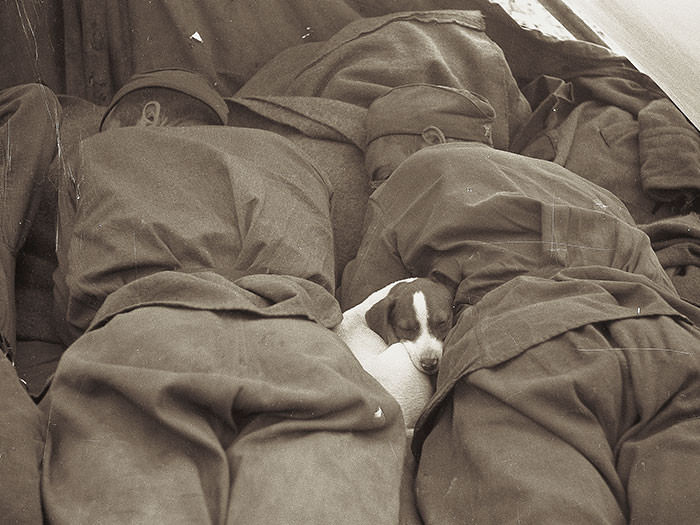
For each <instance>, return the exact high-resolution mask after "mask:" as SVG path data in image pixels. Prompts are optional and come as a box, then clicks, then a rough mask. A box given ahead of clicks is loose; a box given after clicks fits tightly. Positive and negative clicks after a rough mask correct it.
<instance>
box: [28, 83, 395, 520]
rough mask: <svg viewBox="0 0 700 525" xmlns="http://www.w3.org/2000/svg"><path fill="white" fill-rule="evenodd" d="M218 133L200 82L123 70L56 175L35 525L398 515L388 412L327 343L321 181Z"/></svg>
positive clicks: (333, 306)
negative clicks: (57, 343) (60, 326)
mask: <svg viewBox="0 0 700 525" xmlns="http://www.w3.org/2000/svg"><path fill="white" fill-rule="evenodd" d="M226 121H227V106H226V104H225V102H224V101H223V100H222V99H221V97H220V96H219V95H218V94H217V93H216V91H214V89H213V88H212V87H211V86H210V85H209V84H208V82H207V81H205V80H204V79H203V78H202V77H200V76H198V75H194V74H192V73H189V72H186V71H181V70H162V71H155V72H149V73H145V74H140V75H136V76H135V77H133V78H132V80H130V81H129V82H128V83H127V84H126V85H125V86H124V87H123V88H122V89H121V90H120V91H119V92H117V93H116V94H115V96H114V99H113V101H112V103H111V105H110V107H109V108H108V110H107V112H106V115H105V118H104V120H103V122H102V125H101V129H102V132H101V133H99V134H97V135H95V136H93V137H90V138H88V139H85V140H84V141H83V142H82V143H81V145H80V162H79V163H78V165H77V167H76V168H75V169H74V170H73V171H72V172H71V173H68V174H67V175H66V177H65V179H64V181H63V186H62V187H61V188H60V197H59V238H58V259H59V267H58V270H57V272H56V275H55V295H56V303H57V305H58V308H57V309H58V311H59V312H61V315H62V318H63V319H64V321H65V325H64V328H65V330H64V332H63V333H64V336H65V338H66V342H67V343H72V344H71V346H70V347H69V348H68V349H67V350H66V352H65V354H64V355H63V357H62V359H61V362H60V363H59V366H58V370H57V372H56V375H55V378H54V380H53V384H52V386H51V389H50V391H49V400H50V402H51V407H50V412H49V423H48V436H47V443H46V449H45V455H44V470H43V479H42V495H43V498H44V505H45V509H46V513H47V518H48V520H49V521H50V522H51V523H67V524H76V523H98V522H99V523H167V524H175V523H183V524H191V523H246V524H255V523H261V524H263V523H264V524H268V523H300V524H301V523H303V524H309V523H318V524H327V523H350V524H363V525H364V524H366V523H377V524H378V523H387V524H390V523H391V524H394V523H396V521H397V517H398V493H399V490H398V485H399V477H400V476H399V472H400V469H401V465H402V451H403V450H405V437H404V428H403V421H402V419H401V415H400V411H399V408H398V405H397V404H396V402H395V401H394V400H393V398H391V397H390V396H389V395H388V394H387V393H386V392H385V391H384V390H383V389H382V388H381V387H380V386H379V385H378V383H376V382H375V381H374V380H373V379H372V378H371V377H370V376H369V375H368V374H366V373H365V372H364V371H363V370H362V368H361V366H360V365H359V363H358V362H357V361H356V360H355V359H354V358H353V357H352V354H351V353H350V352H349V350H348V349H347V347H346V346H345V345H344V344H343V343H342V342H341V341H340V339H339V338H338V337H336V336H335V334H333V332H332V331H331V330H329V327H332V326H334V325H336V324H337V323H338V322H339V321H340V318H341V312H340V309H339V306H338V303H337V301H336V300H335V298H334V297H333V295H332V291H333V283H334V275H333V272H334V270H333V268H334V266H333V244H332V230H331V223H330V219H329V202H330V195H331V193H330V188H329V185H328V182H327V181H326V179H325V178H324V176H322V174H321V173H319V172H318V171H317V170H316V169H315V168H314V166H312V165H311V164H310V163H309V162H308V161H307V159H306V158H305V157H304V156H303V155H302V154H301V153H300V152H299V151H297V150H296V149H295V148H294V146H293V145H292V144H291V142H289V141H288V140H286V139H284V138H282V137H281V136H278V135H275V134H273V133H270V132H267V131H261V130H256V129H244V128H233V127H228V126H224V125H222V124H225V123H226Z"/></svg>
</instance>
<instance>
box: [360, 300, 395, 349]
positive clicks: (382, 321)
mask: <svg viewBox="0 0 700 525" xmlns="http://www.w3.org/2000/svg"><path fill="white" fill-rule="evenodd" d="M394 302H395V299H394V297H392V296H391V295H387V296H386V297H385V298H384V299H381V300H380V301H377V302H376V303H374V305H372V307H371V308H370V309H369V310H367V312H366V313H365V321H367V326H369V327H370V329H371V330H373V331H374V332H376V333H378V334H379V335H380V336H381V338H382V339H384V342H385V343H386V344H388V345H393V344H394V343H397V342H398V341H399V339H398V337H396V333H395V332H394V328H393V326H392V324H391V312H392V310H393V308H394Z"/></svg>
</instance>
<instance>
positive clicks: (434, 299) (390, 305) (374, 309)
mask: <svg viewBox="0 0 700 525" xmlns="http://www.w3.org/2000/svg"><path fill="white" fill-rule="evenodd" d="M381 291H382V292H385V293H384V297H381V298H378V297H377V296H375V298H377V299H378V300H377V301H376V302H374V304H372V305H371V306H370V307H369V308H368V309H367V311H366V313H365V320H366V321H367V326H369V327H370V328H371V329H372V330H373V331H375V332H376V333H377V334H379V335H380V336H381V338H382V339H383V340H384V342H385V343H386V344H387V345H392V344H394V343H397V342H401V343H403V345H404V347H405V348H406V351H407V352H408V355H409V357H410V358H411V362H412V363H413V365H414V366H415V367H416V368H417V369H418V370H420V371H421V372H423V373H425V374H435V373H436V372H437V371H438V367H439V365H440V359H441V358H442V346H443V341H444V340H445V337H446V336H447V332H448V331H449V330H450V328H451V327H452V300H453V296H452V292H451V290H449V289H448V288H447V287H446V286H444V285H442V284H440V283H438V282H436V281H433V280H431V279H427V278H424V277H419V278H412V279H404V280H402V281H398V282H396V283H393V285H389V287H385V288H383V289H382V290H381ZM373 295H374V294H373Z"/></svg>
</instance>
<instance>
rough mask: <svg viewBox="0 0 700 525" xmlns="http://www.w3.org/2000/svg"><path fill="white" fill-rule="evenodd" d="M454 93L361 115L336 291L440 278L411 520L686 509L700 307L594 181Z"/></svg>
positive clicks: (637, 517) (576, 518) (694, 481)
mask: <svg viewBox="0 0 700 525" xmlns="http://www.w3.org/2000/svg"><path fill="white" fill-rule="evenodd" d="M493 117H494V112H493V109H492V107H491V106H490V104H489V103H488V101H486V100H484V99H483V98H481V97H479V96H478V95H475V94H473V93H470V92H466V91H460V90H453V89H450V88H444V87H440V86H430V85H424V84H417V85H415V84H414V85H407V86H401V87H397V88H394V89H393V90H391V91H389V92H388V93H387V94H386V95H384V96H382V97H380V98H378V99H376V101H375V102H374V103H373V104H372V105H371V106H370V108H369V112H368V115H367V133H368V147H367V151H366V161H367V162H366V164H367V168H368V171H369V173H370V174H371V175H372V177H373V180H374V181H375V182H376V184H377V185H378V186H379V187H378V189H377V190H376V191H375V192H374V193H373V194H372V196H371V200H370V204H369V207H368V211H367V215H366V220H365V224H364V232H363V240H362V243H361V246H360V248H359V251H358V254H357V257H356V258H355V259H354V260H353V261H351V262H350V263H349V264H348V266H347V267H346V270H345V272H344V275H343V280H342V300H341V304H342V306H343V308H348V307H351V306H352V305H353V304H356V303H357V302H359V301H360V300H361V298H362V297H364V295H366V293H367V292H368V291H370V290H374V289H378V288H380V287H381V286H383V285H385V284H387V283H390V282H393V281H395V280H397V279H401V278H405V277H408V276H409V275H417V276H431V277H433V278H435V279H438V280H440V281H442V282H444V283H446V284H448V285H449V286H451V287H452V288H453V289H454V290H455V291H456V298H455V303H456V304H455V306H456V315H455V324H454V327H453V329H452V330H451V332H450V334H449V335H448V337H447V340H446V341H445V348H444V356H443V361H442V362H441V366H440V370H439V373H438V380H437V391H436V394H435V396H434V397H433V399H432V400H431V402H430V403H429V405H428V407H427V408H426V409H425V411H424V412H423V414H422V416H421V417H420V419H419V421H418V424H417V426H416V433H415V437H414V441H413V450H414V453H415V454H416V455H417V456H418V457H419V466H418V471H417V476H416V485H415V496H416V499H417V506H418V510H419V512H420V514H421V516H422V519H423V521H424V522H425V523H426V524H431V525H432V524H439V525H445V524H449V523H455V524H460V525H462V524H464V523H479V524H480V525H483V524H487V523H493V524H502V523H516V522H517V523H532V524H540V523H567V524H574V523H581V524H590V523H616V524H622V523H628V522H632V523H640V524H641V523H646V524H659V523H674V524H679V523H686V524H690V523H696V522H697V517H698V516H700V492H698V490H697V487H698V486H699V485H700V377H699V374H698V371H699V370H700V330H699V329H698V327H697V324H698V323H699V322H700V310H698V309H697V308H696V307H694V306H692V305H690V304H689V303H687V302H684V301H683V300H681V299H680V298H679V296H678V294H677V293H676V291H675V290H674V288H673V286H672V284H671V282H670V280H669V277H668V276H667V275H666V273H664V270H663V269H662V267H661V265H660V264H659V262H658V259H657V258H656V256H655V254H654V252H653V251H652V249H651V247H650V243H649V239H648V237H647V236H646V235H645V234H644V233H643V232H642V231H640V230H639V229H638V228H636V227H635V225H634V223H633V221H632V219H631V217H630V215H629V213H628V211H627V210H626V209H625V207H624V206H623V205H622V203H621V202H620V201H619V200H618V199H617V198H616V197H615V196H614V195H612V194H611V193H609V192H608V191H606V190H604V189H602V188H600V187H598V186H596V185H594V184H592V183H590V182H588V181H586V180H584V179H582V178H581V177H579V176H577V175H575V174H574V173H572V172H570V171H568V170H566V169H564V168H562V167H561V166H558V165H555V164H553V163H549V162H545V161H541V160H536V159H531V158H527V157H524V156H519V155H516V154H512V153H508V152H505V151H501V150H497V149H494V148H493V147H491V140H490V128H491V123H492V120H493Z"/></svg>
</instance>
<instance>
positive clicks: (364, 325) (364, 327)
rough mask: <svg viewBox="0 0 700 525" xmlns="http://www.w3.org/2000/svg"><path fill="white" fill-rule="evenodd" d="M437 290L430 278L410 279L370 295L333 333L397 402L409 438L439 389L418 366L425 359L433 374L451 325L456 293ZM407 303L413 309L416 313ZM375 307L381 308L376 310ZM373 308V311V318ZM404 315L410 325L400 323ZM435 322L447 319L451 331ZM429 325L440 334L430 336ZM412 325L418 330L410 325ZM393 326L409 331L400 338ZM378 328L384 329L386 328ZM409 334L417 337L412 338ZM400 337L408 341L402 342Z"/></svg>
mask: <svg viewBox="0 0 700 525" xmlns="http://www.w3.org/2000/svg"><path fill="white" fill-rule="evenodd" d="M426 281H427V282H426ZM406 285H408V286H406ZM397 287H398V288H397ZM438 287H441V285H439V284H436V283H434V282H432V281H429V280H428V279H416V278H411V279H404V280H402V281H397V282H395V283H391V284H389V285H387V286H385V287H384V288H382V289H380V290H377V291H376V292H374V293H372V294H370V295H369V297H367V298H366V299H365V300H364V301H363V302H361V303H360V304H358V305H357V306H354V307H353V308H350V309H349V310H346V311H345V312H344V313H343V320H342V322H341V323H340V324H339V325H338V326H336V327H335V328H334V331H335V333H336V334H337V335H338V336H339V337H340V338H341V339H342V340H343V341H344V342H345V344H346V345H347V346H348V347H349V348H350V350H351V351H352V353H353V355H354V356H355V358H356V359H357V360H358V361H359V362H360V364H361V365H362V367H363V368H364V369H365V370H366V371H367V372H368V373H369V374H370V375H371V376H372V377H374V378H375V379H376V380H377V381H378V382H379V383H380V384H381V385H382V386H383V387H384V388H385V389H386V390H387V392H389V393H390V394H391V395H392V396H393V397H394V398H395V399H396V400H397V401H398V403H399V406H400V407H401V411H402V413H403V417H404V421H405V423H406V427H407V429H408V430H409V434H410V432H411V431H412V429H413V426H414V425H415V422H416V420H417V419H418V417H419V416H420V414H421V412H422V411H423V408H424V407H425V405H426V404H427V402H428V400H429V399H430V397H431V396H432V394H433V392H434V390H435V389H434V382H433V377H432V376H430V375H428V373H427V372H426V370H425V368H424V367H423V366H421V365H420V363H421V357H423V358H424V362H425V363H426V365H428V368H429V369H430V372H431V373H433V374H434V373H435V371H436V370H437V366H438V365H439V361H440V357H441V355H442V346H441V342H442V339H443V338H444V335H445V334H446V333H447V330H448V329H449V327H450V325H451V318H452V312H451V310H452V308H451V305H452V294H451V293H450V292H449V291H448V290H447V288H444V287H442V288H444V289H441V288H438ZM417 292H418V295H417V297H416V293H417ZM414 297H415V300H413V299H414ZM387 298H388V299H387ZM409 299H410V300H409ZM404 303H408V304H414V307H413V313H411V312H410V310H411V308H409V307H408V306H407V305H406V304H404ZM377 304H379V306H376V305H377ZM397 306H398V308H397ZM375 307H376V308H375ZM431 307H432V309H431ZM373 308H375V310H374V311H373V313H372V314H369V312H370V310H372V309H373ZM406 308H408V309H409V313H408V314H407V313H406V312H403V311H402V309H406ZM425 312H427V315H425ZM431 312H432V315H431ZM402 315H404V316H405V317H406V318H407V319H408V321H406V319H405V318H402V317H401V316H402ZM385 316H386V319H384V317H385ZM368 317H369V318H370V319H372V318H374V319H373V320H372V323H377V329H378V330H382V331H385V332H386V333H387V334H389V333H392V334H393V335H392V336H391V337H392V340H395V341H394V342H393V343H392V344H389V343H388V341H386V340H385V339H383V338H382V337H381V336H380V335H379V333H378V332H377V331H375V330H373V329H372V328H370V327H369V323H368ZM419 318H420V319H422V320H419ZM426 318H427V321H426ZM437 319H439V320H442V319H446V320H447V328H445V327H444V326H443V325H442V324H441V323H440V322H437V323H436V320H437ZM431 320H432V323H433V324H437V325H439V326H440V328H439V329H437V330H435V331H436V332H438V333H437V334H433V335H431V334H430V327H429V325H430V323H431ZM414 321H415V323H417V326H418V329H415V327H412V326H408V325H411V324H412V323H413V322H414ZM421 323H422V324H421ZM394 324H397V325H398V324H401V325H402V326H403V325H406V326H404V327H403V328H398V334H397V330H395V329H394V328H392V326H394ZM425 324H427V325H428V328H427V332H428V334H429V335H428V336H427V337H422V336H421V330H422V328H423V325H425ZM379 325H382V328H380V327H379ZM384 325H389V327H388V328H386V327H384ZM406 327H408V330H406ZM411 328H413V330H411ZM404 332H407V333H404ZM410 335H414V337H413V338H410ZM423 335H424V334H423ZM400 336H404V337H406V336H409V338H407V339H404V340H400V339H399V337H400ZM434 339H436V340H438V341H437V342H436V341H435V340H434ZM438 343H440V344H438ZM421 345H422V346H421ZM416 363H417V364H416Z"/></svg>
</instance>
